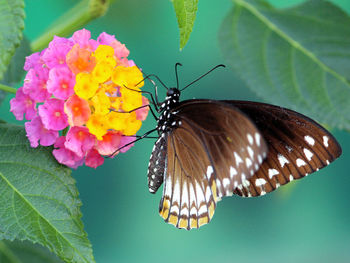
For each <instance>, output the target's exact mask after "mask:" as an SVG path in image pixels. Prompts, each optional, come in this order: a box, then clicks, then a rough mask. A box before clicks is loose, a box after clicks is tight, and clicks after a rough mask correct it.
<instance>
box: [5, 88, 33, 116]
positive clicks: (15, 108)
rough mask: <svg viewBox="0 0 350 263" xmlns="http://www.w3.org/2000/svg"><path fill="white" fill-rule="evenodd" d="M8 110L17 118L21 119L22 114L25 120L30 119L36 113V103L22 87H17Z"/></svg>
mask: <svg viewBox="0 0 350 263" xmlns="http://www.w3.org/2000/svg"><path fill="white" fill-rule="evenodd" d="M10 105H11V109H10V111H11V112H12V113H13V115H15V117H16V119H17V120H19V121H20V120H23V114H25V115H26V119H27V120H31V119H33V118H34V116H35V115H36V107H35V106H36V104H35V101H33V100H32V99H31V98H30V97H29V96H28V95H27V94H24V93H23V88H22V87H21V88H19V89H18V90H17V92H16V97H14V98H13V99H11V100H10Z"/></svg>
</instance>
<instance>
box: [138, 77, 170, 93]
mask: <svg viewBox="0 0 350 263" xmlns="http://www.w3.org/2000/svg"><path fill="white" fill-rule="evenodd" d="M151 77H155V78H156V79H157V80H158V81H159V82H160V84H162V86H163V87H164V88H166V89H167V90H168V89H169V88H168V87H167V86H166V85H165V84H164V82H163V81H161V80H160V78H159V77H158V76H157V75H154V74H149V75H146V77H144V78H143V79H142V80H141V81H140V82H139V83H137V84H136V85H135V86H137V85H139V84H140V83H141V82H142V81H144V80H146V79H149V80H152V79H151Z"/></svg>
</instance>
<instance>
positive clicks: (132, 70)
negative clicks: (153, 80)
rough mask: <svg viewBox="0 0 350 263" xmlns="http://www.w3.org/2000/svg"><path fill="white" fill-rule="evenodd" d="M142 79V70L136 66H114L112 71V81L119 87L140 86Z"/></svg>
mask: <svg viewBox="0 0 350 263" xmlns="http://www.w3.org/2000/svg"><path fill="white" fill-rule="evenodd" d="M142 79H143V75H142V72H141V71H140V69H139V68H138V67H136V66H132V67H124V66H118V67H116V68H114V70H113V73H112V81H113V82H114V83H115V84H116V85H118V86H120V87H124V86H126V87H128V88H135V87H136V85H137V87H142V86H143V84H144V83H143V81H142V82H140V81H141V80H142ZM139 82H140V83H139Z"/></svg>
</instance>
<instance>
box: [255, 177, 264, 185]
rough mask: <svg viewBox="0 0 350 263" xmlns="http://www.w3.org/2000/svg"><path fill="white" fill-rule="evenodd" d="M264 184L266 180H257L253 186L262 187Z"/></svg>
mask: <svg viewBox="0 0 350 263" xmlns="http://www.w3.org/2000/svg"><path fill="white" fill-rule="evenodd" d="M264 184H266V180H265V179H264V178H257V179H256V180H255V185H256V186H262V185H264Z"/></svg>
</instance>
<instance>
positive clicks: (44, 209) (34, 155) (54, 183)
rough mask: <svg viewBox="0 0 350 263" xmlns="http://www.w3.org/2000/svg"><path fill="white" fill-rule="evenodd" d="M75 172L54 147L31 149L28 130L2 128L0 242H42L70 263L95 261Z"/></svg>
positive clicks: (0, 152)
mask: <svg viewBox="0 0 350 263" xmlns="http://www.w3.org/2000/svg"><path fill="white" fill-rule="evenodd" d="M70 172H71V171H70V169H68V168H66V167H64V166H62V165H59V164H58V163H57V161H56V160H55V159H54V158H53V156H52V148H50V147H39V148H37V149H33V148H31V147H30V146H29V143H28V140H27V138H26V136H25V131H24V129H23V128H21V127H19V126H15V125H10V124H0V193H1V195H0V237H2V238H5V239H8V240H14V239H18V240H29V241H32V242H34V243H40V244H41V245H43V246H46V247H47V248H49V249H50V250H51V251H53V252H54V253H56V254H57V255H58V256H59V257H60V258H61V259H63V260H65V261H67V262H95V261H94V258H93V255H92V249H91V244H90V242H89V240H88V239H87V236H86V233H85V232H84V229H83V224H82V222H81V212H80V210H79V208H80V206H81V201H80V200H79V198H78V191H77V189H76V187H75V181H74V179H73V178H72V177H71V175H70Z"/></svg>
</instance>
